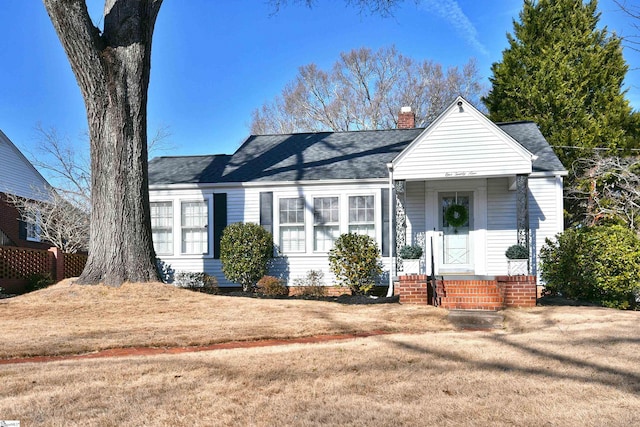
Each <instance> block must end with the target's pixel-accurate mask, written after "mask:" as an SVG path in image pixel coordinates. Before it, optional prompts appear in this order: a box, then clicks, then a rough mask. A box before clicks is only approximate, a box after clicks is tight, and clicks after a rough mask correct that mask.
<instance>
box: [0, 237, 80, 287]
mask: <svg viewBox="0 0 640 427" xmlns="http://www.w3.org/2000/svg"><path fill="white" fill-rule="evenodd" d="M86 262H87V255H85V254H65V253H63V252H62V251H61V250H60V249H58V248H50V249H49V250H42V249H28V248H17V247H14V246H0V287H2V288H4V289H5V292H10V293H17V292H22V291H24V290H25V288H26V286H27V284H28V283H29V279H31V278H33V277H34V276H46V275H49V276H50V277H51V278H52V279H53V280H54V281H56V282H58V281H60V280H63V279H66V278H68V277H77V276H79V275H80V273H81V272H82V269H83V268H84V265H85V263H86Z"/></svg>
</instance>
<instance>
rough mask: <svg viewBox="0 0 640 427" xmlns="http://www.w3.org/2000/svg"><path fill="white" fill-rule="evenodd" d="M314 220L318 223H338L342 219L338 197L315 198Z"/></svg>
mask: <svg viewBox="0 0 640 427" xmlns="http://www.w3.org/2000/svg"><path fill="white" fill-rule="evenodd" d="M313 220H314V222H315V223H316V224H329V223H337V222H338V221H339V220H340V211H339V209H338V198H337V197H320V198H317V199H314V200H313Z"/></svg>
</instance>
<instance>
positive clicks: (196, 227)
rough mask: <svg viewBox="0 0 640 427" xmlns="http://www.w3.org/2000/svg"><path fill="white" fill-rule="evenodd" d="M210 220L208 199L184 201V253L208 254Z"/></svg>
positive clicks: (182, 222) (182, 217)
mask: <svg viewBox="0 0 640 427" xmlns="http://www.w3.org/2000/svg"><path fill="white" fill-rule="evenodd" d="M208 220H209V215H208V209H207V202H206V201H194V202H182V206H181V218H180V221H181V224H182V242H181V243H182V253H185V254H206V253H208V252H209V239H208V236H209V233H208V232H207V223H208Z"/></svg>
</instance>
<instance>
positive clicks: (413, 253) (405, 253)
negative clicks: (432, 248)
mask: <svg viewBox="0 0 640 427" xmlns="http://www.w3.org/2000/svg"><path fill="white" fill-rule="evenodd" d="M399 255H400V258H402V272H403V273H404V274H420V257H421V256H422V248H421V247H420V246H418V245H406V246H403V247H402V248H400V252H399Z"/></svg>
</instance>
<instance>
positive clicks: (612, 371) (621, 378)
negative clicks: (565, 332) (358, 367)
mask: <svg viewBox="0 0 640 427" xmlns="http://www.w3.org/2000/svg"><path fill="white" fill-rule="evenodd" d="M476 338H478V337H476ZM480 338H481V339H483V340H484V339H486V340H490V341H494V342H495V343H496V344H502V345H505V346H508V347H510V348H512V349H515V350H519V351H521V352H525V353H527V354H528V355H530V356H532V357H535V358H537V359H539V360H540V363H539V364H537V365H529V366H525V365H524V364H518V363H515V362H497V361H483V360H471V359H470V358H466V357H463V356H461V355H460V354H459V353H457V352H454V351H449V350H445V349H442V348H429V347H426V346H420V345H416V344H411V343H407V342H403V341H397V340H394V339H393V338H390V337H384V336H381V337H379V338H378V339H381V340H386V341H387V342H389V343H392V344H393V345H395V346H396V347H397V348H399V349H401V350H407V351H411V352H415V353H417V354H422V355H424V354H428V355H430V356H435V357H436V358H440V359H443V360H449V361H454V362H459V363H465V364H469V365H471V366H473V367H475V368H477V369H481V370H487V371H495V372H513V373H520V374H525V375H532V376H536V377H541V378H550V379H554V380H558V379H567V380H572V381H578V382H582V383H585V384H589V383H591V384H593V383H596V384H601V385H604V386H608V387H613V388H617V389H619V390H621V391H623V392H626V393H629V392H630V393H640V375H639V374H638V373H637V372H633V371H629V370H625V369H622V368H616V367H614V366H609V365H606V364H605V363H596V362H591V361H588V360H586V358H587V357H589V355H586V356H585V358H582V359H581V358H580V357H577V356H576V357H574V356H568V355H563V354H560V353H555V352H552V351H549V350H543V349H539V348H535V347H534V346H532V345H527V344H524V343H522V342H515V341H514V340H512V339H511V338H510V337H509V336H508V335H502V334H490V335H489V334H487V335H484V336H482V337H480ZM595 342H597V343H598V344H597V345H601V346H604V345H607V344H608V343H609V340H608V339H607V340H594V345H596V344H595ZM631 342H634V343H635V342H638V340H635V339H631ZM574 344H580V342H579V341H578V342H576V343H574ZM576 354H583V353H580V352H577V353H576ZM545 361H551V362H554V361H555V362H559V363H560V364H561V365H562V366H571V367H575V368H578V369H581V370H584V373H582V374H579V373H568V372H566V370H561V369H554V368H553V367H552V366H550V364H549V363H544V362H545ZM594 372H595V374H594Z"/></svg>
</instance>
